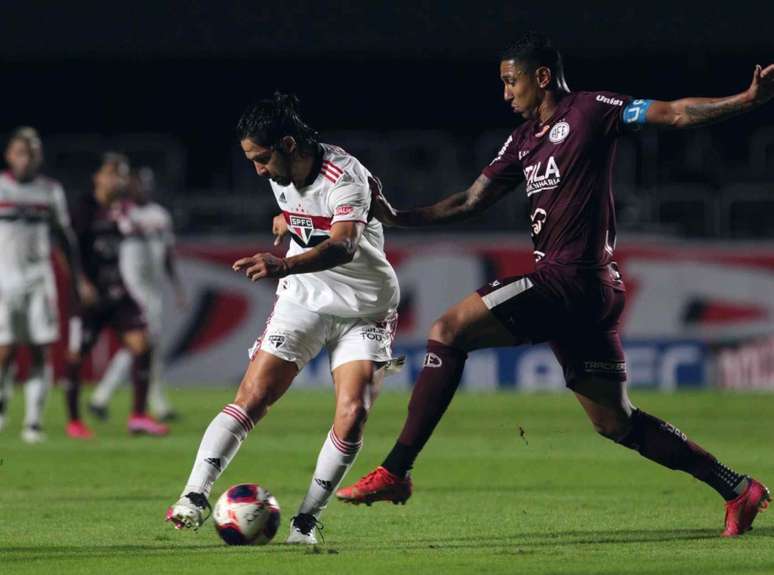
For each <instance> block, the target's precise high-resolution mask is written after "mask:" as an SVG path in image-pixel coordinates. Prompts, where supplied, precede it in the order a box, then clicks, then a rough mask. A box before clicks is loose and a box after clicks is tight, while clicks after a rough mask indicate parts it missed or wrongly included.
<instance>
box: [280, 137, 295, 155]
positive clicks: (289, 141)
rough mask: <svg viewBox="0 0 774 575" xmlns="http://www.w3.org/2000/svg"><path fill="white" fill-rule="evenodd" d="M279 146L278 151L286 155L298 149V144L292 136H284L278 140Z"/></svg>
mask: <svg viewBox="0 0 774 575" xmlns="http://www.w3.org/2000/svg"><path fill="white" fill-rule="evenodd" d="M279 145H280V149H281V150H282V151H283V152H284V153H285V154H288V155H290V154H292V153H293V152H295V151H296V150H297V149H298V143H297V142H296V139H295V138H294V137H293V136H285V137H284V138H282V139H281V140H280V143H279Z"/></svg>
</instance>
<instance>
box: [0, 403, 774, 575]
mask: <svg viewBox="0 0 774 575" xmlns="http://www.w3.org/2000/svg"><path fill="white" fill-rule="evenodd" d="M52 395H53V397H52V398H51V404H50V406H49V411H48V422H47V423H48V426H47V431H48V433H49V441H48V442H47V443H45V444H42V445H36V446H26V445H24V444H22V443H21V440H20V439H19V438H18V428H19V422H20V418H21V408H22V405H21V403H22V401H21V399H22V398H21V394H17V395H16V397H15V400H14V402H13V405H12V409H11V414H10V415H11V417H10V419H11V421H10V426H9V427H7V428H6V429H5V430H4V432H3V433H2V434H0V458H2V465H0V572H2V573H3V574H4V575H5V574H12V573H13V574H16V573H35V574H40V573H58V574H60V573H79V574H81V573H83V574H87V573H95V574H97V573H99V574H104V573H111V574H121V573H158V574H163V573H175V574H178V573H186V574H187V575H188V574H195V573H207V574H212V573H229V574H232V575H239V574H258V573H272V574H278V573H356V574H358V575H362V574H364V573H368V574H371V573H390V574H395V573H430V572H432V573H436V574H440V573H444V574H446V573H477V572H486V573H521V574H531V573H552V574H553V573H555V574H569V573H573V574H575V573H578V574H579V573H589V574H591V573H593V574H608V573H609V574H617V575H620V574H635V573H636V574H659V575H664V574H680V575H686V574H693V573H696V574H702V575H706V574H709V573H724V574H725V573H733V574H734V575H741V574H743V573H774V517H769V516H767V515H771V513H769V514H763V515H761V516H760V517H759V518H758V521H757V522H756V528H755V529H754V531H752V532H751V533H750V534H748V535H746V536H744V537H742V538H739V539H735V540H725V539H721V538H720V537H718V535H719V533H720V531H721V530H722V520H723V504H722V501H721V500H720V498H719V497H718V496H717V495H716V494H715V493H714V492H713V491H712V490H711V489H710V488H708V487H706V486H704V485H703V484H700V483H699V482H697V481H696V480H694V479H693V478H691V477H689V476H687V475H685V474H683V473H677V472H670V471H668V470H665V469H662V468H660V467H658V466H657V465H655V464H653V463H650V462H648V461H645V460H644V459H642V458H641V457H640V456H639V455H637V454H636V453H634V452H631V451H629V450H627V449H623V448H621V447H617V446H615V445H613V444H612V443H610V442H608V441H606V440H604V439H602V438H600V437H598V436H597V435H596V434H594V433H593V431H592V430H591V427H590V425H589V423H588V422H587V421H586V420H585V419H584V415H583V414H582V413H581V410H580V408H579V407H578V406H577V405H576V404H575V401H574V399H573V398H572V396H571V395H570V394H568V393H565V394H561V395H542V394H541V395H520V394H507V393H500V394H491V395H489V394H482V395H473V394H460V395H458V397H457V398H456V399H455V401H454V403H453V404H452V406H451V408H450V410H449V413H448V414H447V416H446V418H445V419H444V421H443V422H442V423H441V425H440V427H439V429H438V430H437V433H436V434H435V436H434V437H433V439H432V440H431V441H430V443H429V444H428V447H427V449H426V450H425V452H424V453H423V455H422V456H421V458H420V460H419V463H418V465H417V467H416V469H415V471H414V478H415V494H414V497H413V498H412V499H411V500H410V501H409V502H408V504H407V505H406V506H405V507H404V506H393V505H390V504H384V503H381V504H375V505H374V506H373V507H370V508H368V507H365V506H360V507H350V506H346V505H344V504H342V503H339V502H337V501H334V502H332V503H331V504H330V506H329V508H328V510H327V511H326V513H325V515H324V516H323V522H324V523H325V524H326V529H325V530H324V532H323V533H324V535H325V544H323V545H320V546H319V547H315V548H311V549H309V548H298V547H290V546H286V545H282V544H281V542H282V541H284V539H285V537H286V536H287V532H288V521H289V520H290V517H291V516H292V515H293V514H294V512H295V510H296V507H297V505H298V504H299V502H300V500H301V498H302V496H303V494H304V493H305V491H306V487H307V484H308V482H309V480H310V475H311V472H312V469H313V467H314V463H315V460H316V457H317V452H318V450H319V447H320V445H321V443H322V441H323V439H324V437H325V433H326V431H327V429H328V427H329V424H330V420H331V415H332V409H333V394H332V392H331V391H330V390H325V391H298V392H295V391H291V392H290V393H288V395H287V396H286V397H285V398H283V400H282V401H281V402H280V403H279V405H277V406H276V407H275V408H274V409H273V410H272V411H271V413H270V414H269V416H268V417H267V418H266V419H265V420H264V421H263V422H262V423H260V424H259V425H258V426H257V427H256V429H255V430H254V431H253V432H252V434H251V436H250V437H249V439H248V440H247V442H246V443H245V444H244V445H243V447H242V449H241V451H240V453H239V454H238V455H237V457H236V458H235V460H234V461H233V462H232V464H231V466H230V467H229V468H228V470H227V471H226V473H225V474H224V476H223V477H222V478H221V480H220V481H219V482H218V483H217V484H216V486H215V491H214V494H213V495H214V496H217V495H219V494H220V493H221V492H222V491H223V490H225V489H226V488H227V487H228V486H229V485H232V484H234V483H240V482H258V483H261V484H262V485H265V486H266V487H267V488H268V489H269V490H271V491H272V493H274V495H276V496H277V498H278V499H279V502H280V505H281V506H282V512H283V517H282V525H281V527H280V531H279V533H278V534H277V537H276V539H275V541H274V542H273V543H271V544H270V545H268V546H266V547H248V548H245V547H241V548H240V547H227V546H225V545H224V544H222V543H221V541H220V539H219V538H218V536H217V535H216V533H215V531H214V529H213V527H212V523H211V520H210V521H208V523H207V524H206V525H205V526H204V527H203V528H202V529H201V530H200V531H199V532H198V533H194V532H187V531H186V532H182V531H175V530H174V529H172V528H171V526H170V525H169V524H166V523H164V521H163V516H164V512H165V510H166V507H167V506H168V505H169V504H170V503H172V502H173V501H174V500H175V499H176V498H177V495H178V493H179V490H180V489H181V487H182V485H183V482H184V481H185V479H186V477H187V474H188V472H189V469H190V466H191V463H192V460H193V456H194V452H195V449H196V447H197V445H198V443H199V439H200V437H201V434H202V432H203V430H204V428H205V427H206V425H207V423H208V422H209V421H210V419H211V418H212V417H213V416H214V415H215V414H216V413H217V411H218V409H219V408H220V407H221V406H222V405H223V404H224V403H227V402H228V401H229V400H230V399H231V397H232V393H231V392H229V391H225V390H195V391H185V392H178V393H177V394H175V395H174V396H173V399H174V401H175V404H176V406H177V407H178V408H179V410H180V412H181V413H182V414H183V416H184V419H183V420H182V421H181V422H180V423H178V424H176V425H175V426H174V432H173V435H171V436H170V437H169V438H165V439H155V438H130V437H127V435H126V433H125V431H124V422H125V418H124V414H125V413H126V410H127V405H128V395H126V394H124V395H120V396H119V397H118V398H117V400H116V402H115V405H114V406H113V411H112V413H113V419H112V421H111V422H110V423H108V424H102V425H100V424H97V423H94V428H95V429H96V431H97V434H98V437H97V439H96V440H94V441H92V442H89V443H76V442H74V441H71V440H68V439H66V438H65V437H64V435H63V422H64V419H63V417H64V416H63V407H62V397H61V392H55V393H53V394H52ZM407 400H408V396H407V395H405V394H399V393H385V394H384V395H383V396H382V397H381V398H380V399H379V401H378V402H377V403H376V406H375V410H374V411H373V413H372V416H371V420H370V421H369V423H368V430H367V433H366V438H365V447H364V449H363V451H362V452H361V454H360V457H359V459H358V461H357V462H356V465H355V467H354V468H353V470H352V471H351V472H350V474H349V476H348V477H347V478H346V479H345V481H348V482H351V481H353V480H355V479H356V478H357V477H359V476H361V475H362V474H363V473H365V472H367V471H369V470H370V469H371V468H372V467H373V466H375V465H376V464H378V463H379V462H380V461H381V459H382V457H383V456H384V455H385V454H386V453H387V451H388V450H389V448H390V447H391V446H392V443H393V441H394V439H395V437H396V435H397V433H398V431H399V429H400V426H401V424H402V421H403V417H404V413H405V409H406V404H407ZM634 400H635V402H636V403H637V404H638V405H639V406H640V407H642V408H643V409H646V410H648V411H650V412H652V413H654V414H657V415H659V416H660V417H662V418H665V419H667V420H669V421H672V422H673V423H675V424H676V425H677V426H678V427H679V428H680V429H682V430H683V431H685V432H686V433H687V434H688V435H689V436H690V437H692V438H693V439H695V440H696V441H698V442H699V443H700V444H702V445H704V446H706V447H707V448H708V449H710V450H711V451H712V452H714V453H715V454H716V455H717V456H718V457H719V458H720V459H721V460H723V461H725V462H727V463H728V464H729V465H731V466H733V467H735V468H736V469H738V470H740V471H744V472H747V473H751V474H754V475H755V476H756V477H760V478H761V479H763V480H764V481H766V480H768V481H769V483H770V484H771V483H774V458H773V457H772V456H773V455H774V454H773V453H772V449H771V438H772V437H774V418H772V417H771V414H772V413H774V396H772V395H768V396H767V395H718V394H710V393H683V394H678V395H658V394H635V396H634ZM520 428H521V429H523V430H524V435H523V436H522V434H521V433H520ZM214 499H215V498H214V497H213V499H212V500H213V502H214Z"/></svg>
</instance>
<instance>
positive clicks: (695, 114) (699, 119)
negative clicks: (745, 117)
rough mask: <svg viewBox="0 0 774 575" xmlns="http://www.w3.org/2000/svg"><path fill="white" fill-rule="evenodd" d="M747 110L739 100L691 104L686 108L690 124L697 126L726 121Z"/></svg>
mask: <svg viewBox="0 0 774 575" xmlns="http://www.w3.org/2000/svg"><path fill="white" fill-rule="evenodd" d="M745 109H746V107H745V105H744V104H743V103H742V102H740V101H738V100H720V101H718V102H706V103H701V104H689V105H687V106H686V107H685V114H686V116H687V117H688V118H689V120H690V122H689V123H690V124H691V125H696V124H708V123H711V122H717V121H720V120H725V119H726V118H730V117H731V116H735V115H737V114H741V113H742V112H744V111H745Z"/></svg>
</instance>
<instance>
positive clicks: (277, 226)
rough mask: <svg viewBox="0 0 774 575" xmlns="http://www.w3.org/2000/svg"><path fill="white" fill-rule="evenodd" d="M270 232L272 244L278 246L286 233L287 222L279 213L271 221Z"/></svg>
mask: <svg viewBox="0 0 774 575" xmlns="http://www.w3.org/2000/svg"><path fill="white" fill-rule="evenodd" d="M271 233H272V234H274V245H275V246H278V245H280V243H281V242H282V240H283V239H284V238H285V236H286V235H288V223H287V222H286V221H285V216H284V215H283V214H279V215H277V216H274V220H273V221H272V223H271Z"/></svg>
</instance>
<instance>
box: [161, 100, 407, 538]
mask: <svg viewBox="0 0 774 575" xmlns="http://www.w3.org/2000/svg"><path fill="white" fill-rule="evenodd" d="M297 105H298V100H297V99H296V98H295V97H294V96H288V95H284V94H280V93H276V94H275V95H274V98H273V99H270V100H264V101H261V102H259V103H258V104H256V105H255V106H253V107H252V108H250V109H248V110H247V111H246V112H245V113H244V114H243V116H242V118H241V119H240V121H239V125H238V127H237V130H238V132H239V137H240V141H241V146H242V150H243V151H244V154H245V156H246V157H247V159H248V160H249V161H250V162H251V163H252V164H253V166H254V167H255V171H256V172H257V173H258V175H259V176H262V177H265V178H269V180H270V181H271V188H272V190H273V192H274V196H275V199H276V200H277V204H278V205H279V208H280V209H281V210H282V216H283V219H284V221H285V225H282V224H281V223H280V225H277V222H275V233H278V234H279V235H280V236H282V235H284V233H285V232H287V233H288V234H289V235H290V238H291V240H292V241H291V245H290V248H289V250H288V252H287V254H286V256H285V257H282V258H280V257H276V256H274V255H272V254H268V253H260V254H256V255H254V256H251V257H247V258H243V259H240V260H238V261H237V262H235V263H234V266H233V267H234V270H236V271H243V272H244V273H245V274H246V275H247V277H248V278H249V279H251V280H252V281H258V280H260V279H263V278H280V280H279V284H278V287H277V300H276V303H275V306H274V310H273V312H272V314H271V315H270V316H269V319H268V321H267V323H266V330H265V331H264V333H263V335H262V336H261V337H260V338H259V339H258V340H257V341H256V342H255V345H254V346H253V348H252V349H251V350H250V363H249V364H248V366H247V371H246V373H245V375H244V378H243V379H242V383H241V385H240V387H239V390H238V391H237V394H236V399H235V400H234V402H233V403H231V404H229V405H227V406H226V407H224V408H223V410H222V411H221V412H220V413H219V414H218V415H217V416H216V417H215V419H213V420H212V422H211V423H210V425H209V427H208V428H207V431H206V432H205V433H204V437H203V438H202V442H201V445H200V446H199V451H198V453H197V454H196V459H195V461H194V466H193V470H192V472H191V475H190V477H189V479H188V481H187V482H186V485H185V487H184V489H183V491H182V493H181V496H180V499H179V500H178V501H177V502H176V503H175V504H173V505H172V506H171V507H170V508H169V510H168V511H167V520H169V521H172V522H173V523H174V525H175V527H177V528H183V527H192V528H194V529H196V528H198V527H199V526H200V525H201V524H202V522H203V521H204V520H205V519H206V518H207V517H208V516H209V512H210V506H209V503H208V499H207V498H208V496H209V494H210V491H211V489H212V485H213V482H214V481H215V480H216V479H217V478H218V477H219V476H220V474H221V473H222V471H223V470H224V469H225V468H226V465H228V463H229V461H230V460H231V459H232V458H233V457H234V455H235V454H236V452H237V450H238V449H239V446H240V444H241V443H242V441H244V439H245V438H246V437H247V434H248V433H249V432H250V430H251V429H252V428H253V426H254V425H255V424H256V423H257V422H258V421H259V420H260V419H261V418H262V417H263V416H264V415H265V414H266V411H267V410H268V408H269V406H271V405H272V404H273V403H274V402H276V401H277V400H278V399H279V398H280V397H281V396H282V395H283V394H284V393H285V391H287V389H288V388H289V387H290V385H291V383H292V382H293V379H294V378H295V376H296V374H298V372H299V371H300V370H301V369H302V368H303V367H304V365H305V364H306V363H307V362H308V361H309V360H311V359H312V358H313V357H314V356H315V355H317V353H318V352H319V351H320V350H321V349H323V348H325V349H326V350H327V352H328V355H329V358H330V367H331V373H332V375H333V383H334V387H335V392H336V411H335V414H334V418H333V426H332V428H331V430H330V431H329V433H328V436H327V438H326V440H325V443H324V444H323V446H322V449H321V451H320V454H319V456H318V459H317V465H316V467H315V470H314V475H313V477H312V481H311V483H310V485H309V490H308V491H307V494H306V496H305V497H304V499H303V501H302V503H301V506H300V507H299V510H298V512H297V514H296V515H295V517H293V519H292V521H291V526H290V536H289V537H288V539H287V542H288V543H307V544H314V543H316V542H317V538H316V530H317V528H318V527H319V523H318V520H319V517H320V514H321V513H322V510H323V509H324V508H325V506H326V505H327V503H328V500H329V499H330V497H331V495H332V494H333V492H334V490H335V489H336V486H337V485H338V484H339V483H340V482H341V480H342V478H343V477H344V475H345V474H346V472H347V471H348V469H349V467H350V466H351V465H352V463H353V461H354V459H355V457H356V455H357V453H358V451H359V450H360V447H361V445H362V435H363V428H364V425H365V422H366V418H367V415H368V411H369V409H370V407H371V405H372V404H373V401H374V399H375V397H376V394H377V392H378V390H379V388H380V385H381V382H382V380H383V377H384V367H385V366H386V365H387V364H389V362H390V360H391V357H392V354H391V344H392V339H393V335H394V330H395V326H396V323H397V313H396V310H397V308H398V301H399V299H400V293H399V288H398V280H397V277H396V275H395V272H394V270H393V269H392V266H391V265H390V264H389V262H388V261H387V258H386V257H385V255H384V235H383V232H382V226H381V224H379V223H378V222H377V221H376V220H369V217H368V214H369V209H370V205H371V195H370V191H369V184H368V180H369V178H371V175H370V173H369V172H368V170H367V169H366V168H365V167H364V166H363V165H362V164H361V163H360V162H359V161H358V160H357V159H356V158H354V157H353V156H351V155H349V154H347V153H346V152H345V151H344V150H342V149H341V148H337V147H335V146H330V145H327V144H322V143H320V142H319V141H318V139H317V133H316V132H315V131H314V130H313V129H311V128H310V127H309V126H308V125H307V124H305V123H304V122H303V120H301V118H300V117H299V115H298V112H297V109H296V108H297Z"/></svg>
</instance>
